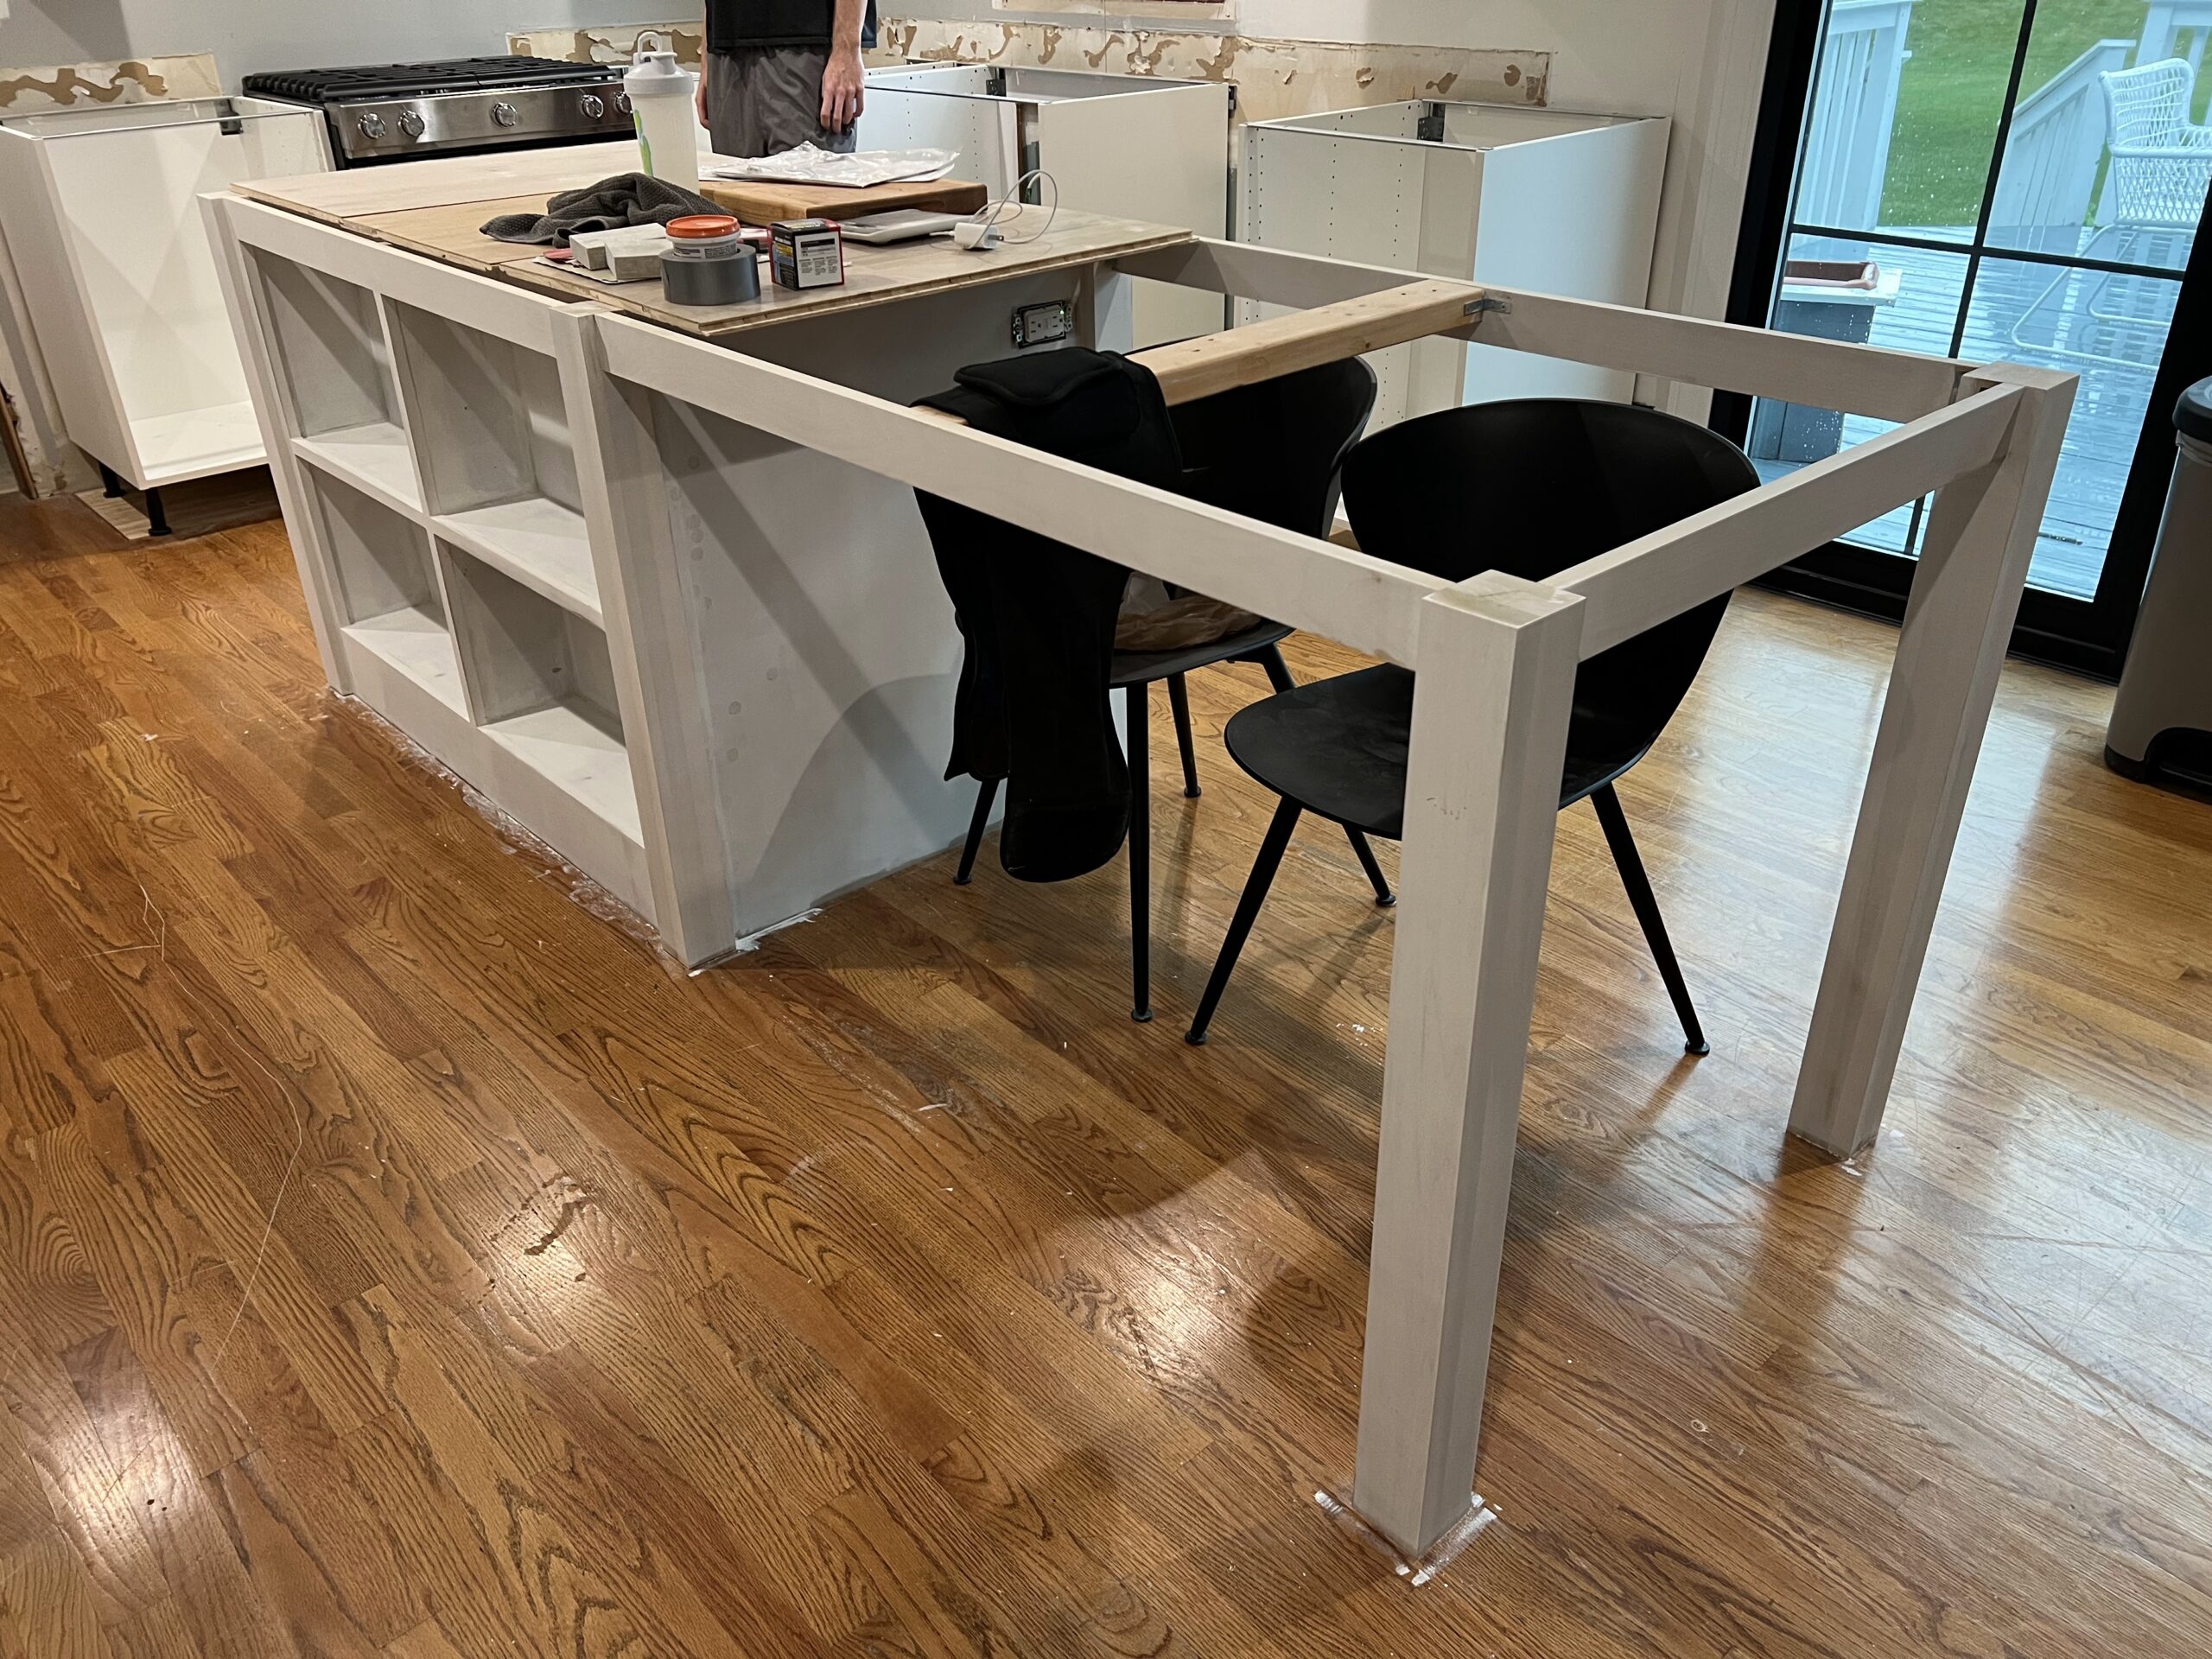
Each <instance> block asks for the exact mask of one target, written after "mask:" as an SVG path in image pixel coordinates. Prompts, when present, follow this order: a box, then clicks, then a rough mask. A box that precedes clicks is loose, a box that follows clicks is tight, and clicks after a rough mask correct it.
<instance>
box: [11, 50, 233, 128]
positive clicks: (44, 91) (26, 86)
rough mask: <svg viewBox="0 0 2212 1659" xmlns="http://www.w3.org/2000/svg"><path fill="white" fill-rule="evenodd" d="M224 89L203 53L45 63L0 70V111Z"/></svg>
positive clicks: (216, 93)
mask: <svg viewBox="0 0 2212 1659" xmlns="http://www.w3.org/2000/svg"><path fill="white" fill-rule="evenodd" d="M222 92H223V87H222V81H221V78H220V77H219V76H218V75H217V74H216V73H215V60H214V59H213V56H211V55H210V54H207V53H205V52H199V53H194V54H192V55H191V56H189V57H178V58H125V59H123V60H119V61H117V62H114V63H60V64H49V65H48V66H46V67H43V68H23V69H0V115H37V114H39V113H41V111H47V110H67V109H84V108H86V107H87V106H89V105H94V104H143V103H144V102H145V101H146V100H147V99H157V98H219V97H221V96H222Z"/></svg>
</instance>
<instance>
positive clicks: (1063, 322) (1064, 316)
mask: <svg viewBox="0 0 2212 1659" xmlns="http://www.w3.org/2000/svg"><path fill="white" fill-rule="evenodd" d="M1073 333H1075V302H1074V301H1072V300H1046V301H1045V302H1043V303H1042V304H1039V305H1020V306H1016V307H1015V308H1014V344H1015V345H1016V346H1044V345H1047V344H1049V343H1050V342H1052V341H1053V340H1065V339H1066V338H1067V337H1068V336H1069V335H1071V334H1073Z"/></svg>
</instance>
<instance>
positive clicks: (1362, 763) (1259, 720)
mask: <svg viewBox="0 0 2212 1659" xmlns="http://www.w3.org/2000/svg"><path fill="white" fill-rule="evenodd" d="M1413 721H1414V677H1413V675H1412V673H1411V672H1410V671H1408V670H1405V669H1402V668H1399V667H1397V666H1395V664H1389V663H1385V664H1383V665H1382V666H1381V667H1379V668H1365V669H1361V670H1359V671H1357V672H1356V673H1351V674H1340V675H1338V676H1337V677H1336V678H1334V679H1329V680H1316V681H1314V682H1313V683H1312V684H1310V685H1301V686H1298V687H1296V688H1294V690H1288V691H1281V692H1278V693H1276V694H1275V695H1274V696H1271V697H1263V698H1262V699H1261V700H1260V701H1259V702H1255V703H1249V704H1247V705H1246V706H1245V707H1244V708H1242V709H1238V710H1237V711H1236V714H1234V715H1231V716H1230V721H1229V724H1228V726H1227V728H1224V731H1223V733H1222V741H1224V743H1225V744H1226V745H1227V746H1228V748H1229V753H1230V759H1231V760H1235V761H1236V764H1237V765H1238V766H1242V767H1243V768H1244V770H1245V771H1246V772H1249V773H1250V774H1251V775H1252V776H1253V777H1255V778H1256V779H1259V780H1260V782H1262V783H1263V784H1265V785H1267V786H1268V788H1269V789H1272V790H1274V791H1275V793H1276V794H1278V795H1286V796H1288V797H1289V798H1291V799H1292V800H1294V801H1296V802H1297V803H1298V804H1300V806H1302V807H1304V808H1305V809H1306V810H1307V811H1308V812H1317V813H1319V815H1320V816H1321V817H1325V818H1332V819H1334V820H1335V821H1336V822H1337V823H1341V824H1344V825H1346V826H1348V827H1349V828H1351V829H1360V830H1363V831H1365V832H1366V833H1367V834H1369V835H1370V836H1382V837H1383V839H1384V840H1385V841H1402V840H1403V839H1404V838H1405V829H1406V749H1407V746H1408V742H1409V741H1410V739H1411V737H1412V734H1413ZM1649 747H1650V744H1649V734H1648V733H1647V732H1646V731H1644V730H1643V729H1642V728H1640V727H1639V726H1637V724H1636V723H1634V722H1628V721H1611V720H1607V719H1605V717H1604V716H1603V715H1599V714H1598V713H1597V712H1596V711H1594V710H1590V709H1576V710H1575V712H1574V716H1573V723H1572V724H1571V725H1570V726H1569V727H1568V728H1567V766H1566V770H1565V772H1563V773H1562V775H1561V777H1560V791H1559V804H1560V809H1561V810H1565V809H1566V808H1567V807H1570V806H1572V805H1573V804H1575V803H1576V802H1577V801H1579V800H1580V799H1582V798H1584V797H1585V796H1586V795H1588V794H1590V793H1591V792H1592V791H1595V790H1599V789H1602V788H1603V787H1605V785H1607V784H1610V783H1611V782H1612V781H1613V779H1616V778H1618V777H1619V776H1620V775H1621V774H1622V773H1623V772H1626V771H1627V770H1628V769H1629V768H1630V766H1634V765H1635V764H1636V763H1637V761H1638V760H1642V759H1643V755H1644V752H1645V751H1646V750H1647V749H1648V748H1649Z"/></svg>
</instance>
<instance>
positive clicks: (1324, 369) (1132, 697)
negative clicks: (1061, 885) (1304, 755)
mask: <svg viewBox="0 0 2212 1659" xmlns="http://www.w3.org/2000/svg"><path fill="white" fill-rule="evenodd" d="M1374 408H1375V372H1374V371H1373V370H1372V369H1370V368H1369V367H1368V366H1367V365H1366V364H1364V363H1363V362H1361V361H1360V360H1359V359H1357V358H1348V359H1345V360H1344V361H1343V362H1341V363H1325V364H1323V365H1321V366H1319V368H1313V369H1303V370H1300V371H1299V372H1296V373H1294V374H1287V375H1282V376H1280V377H1278V378H1275V379H1273V380H1266V381H1262V382H1260V383H1259V384H1257V385H1249V386H1239V387H1237V388H1236V389H1235V390H1233V391H1224V392H1219V393H1217V394H1216V395H1215V396H1213V397H1201V398H1199V399H1198V400H1196V401H1195V402H1192V403H1188V404H1182V405H1180V406H1179V407H1178V408H1176V409H1174V410H1171V411H1170V416H1171V417H1172V418H1173V421H1174V423H1175V438H1176V442H1177V443H1178V444H1179V445H1180V446H1181V448H1182V451H1183V465H1184V468H1185V473H1184V486H1183V493H1185V494H1186V495H1189V496H1192V497H1193V498H1194V499H1198V500H1201V501H1205V502H1207V503H1208V504H1210V505H1213V506H1217V507H1225V508H1227V509H1228V510H1229V511H1230V512H1241V513H1243V514H1245V515H1246V516H1247V517H1249V518H1258V519H1261V520H1262V521H1263V522H1265V523H1268V524H1274V525H1277V526H1279V527H1281V528H1282V529H1285V530H1295V531H1301V532H1302V533H1304V534H1306V535H1309V536H1311V535H1319V536H1326V535H1328V533H1329V532H1330V531H1331V530H1332V528H1333V527H1334V525H1335V524H1336V517H1337V493H1338V474H1339V472H1340V469H1341V467H1342V466H1343V464H1344V456H1345V454H1346V453H1347V452H1348V451H1350V450H1351V447H1352V445H1353V444H1355V443H1356V442H1358V440H1359V435H1360V434H1361V433H1362V432H1363V431H1364V430H1366V428H1367V417H1368V416H1369V414H1370V413H1371V412H1372V411H1373V410H1374ZM1291 632H1293V630H1292V629H1290V628H1287V627H1285V626H1283V625H1282V624H1281V623H1280V622H1262V623H1260V624H1258V625H1256V626H1253V627H1249V628H1245V629H1243V630H1241V631H1239V632H1236V633H1233V634H1230V635H1229V636H1228V637H1226V638H1225V639H1214V640H1210V641H1208V642H1207V643H1206V644H1205V645H1190V646H1185V647H1184V648H1183V649H1181V650H1178V651H1119V652H1115V653H1114V668H1113V677H1112V679H1111V680H1110V681H1109V683H1110V684H1111V685H1113V686H1115V687H1116V688H1119V689H1120V690H1121V692H1122V716H1123V719H1122V723H1123V728H1124V730H1125V731H1126V732H1127V733H1128V765H1129V956H1130V976H1131V980H1132V982H1133V987H1134V1001H1133V1002H1132V1005H1131V1007H1130V1010H1129V1017H1130V1018H1131V1019H1133V1020H1149V1019H1151V1018H1152V803H1151V786H1150V773H1149V771H1148V767H1147V741H1146V740H1147V736H1148V730H1147V728H1148V727H1149V724H1150V721H1149V720H1148V719H1147V715H1148V713H1149V710H1150V708H1151V687H1152V684H1153V683H1154V681H1156V680H1165V681H1166V682H1167V702H1168V706H1169V708H1170V709H1172V710H1173V714H1174V716H1175V741H1176V743H1177V745H1178V746H1179V747H1180V748H1181V750H1182V754H1183V793H1184V794H1185V796H1186V797H1191V798H1196V797H1197V795H1198V757H1197V754H1196V753H1195V752H1194V750H1193V748H1192V741H1191V701H1190V692H1189V690H1188V689H1187V688H1186V686H1185V682H1184V678H1183V677H1184V676H1185V675H1186V674H1188V673H1189V672H1190V671H1192V670H1193V669H1198V668H1210V667H1211V666H1212V665H1213V664H1216V663H1255V664H1258V665H1259V667H1260V668H1261V669H1262V671H1264V672H1265V673H1266V675H1267V677H1268V683H1269V684H1271V685H1272V686H1274V689H1275V690H1277V691H1287V690H1290V689H1291V688H1292V687H1293V686H1294V685H1295V684H1296V683H1297V682H1296V681H1294V680H1293V679H1292V678H1291V677H1290V670H1289V669H1288V668H1287V667H1286V666H1285V665H1284V663H1283V660H1282V652H1281V649H1280V647H1281V643H1282V641H1283V640H1284V639H1287V638H1288V637H1289V635H1290V634H1291ZM998 791H999V780H998V779H989V780H988V781H986V782H985V783H983V784H982V785H980V786H979V788H978V789H977V791H976V811H975V816H974V817H972V818H971V819H970V820H969V825H968V840H967V842H966V844H965V845H964V846H963V847H962V848H961V849H960V868H958V870H957V871H956V872H955V873H954V874H953V878H952V879H953V880H954V882H955V883H956V884H957V885H958V886H961V887H966V886H967V885H968V883H969V881H970V880H972V879H973V878H974V876H975V873H976V852H977V850H978V849H980V848H981V847H982V844H983V831H984V830H985V829H987V828H988V826H989V823H990V818H991V807H992V805H993V804H994V803H995V801H996V800H997V798H998ZM1344 831H1345V834H1346V836H1348V837H1349V838H1350V840H1351V849H1352V851H1353V852H1354V853H1355V854H1357V855H1358V858H1359V862H1360V868H1362V869H1363V870H1365V871H1366V872H1367V879H1368V880H1369V881H1370V882H1371V883H1372V884H1373V885H1374V888H1375V902H1376V904H1378V905H1389V904H1395V903H1396V902H1397V900H1396V898H1395V895H1394V894H1393V893H1391V891H1390V884H1389V881H1388V880H1385V879H1384V877H1383V867H1382V866H1381V865H1380V864H1378V863H1377V862H1376V859H1375V850H1374V849H1373V848H1371V847H1370V846H1369V845H1368V844H1367V837H1366V836H1364V835H1363V834H1362V833H1361V832H1360V830H1359V829H1357V827H1356V826H1353V825H1351V824H1347V825H1345V826H1344Z"/></svg>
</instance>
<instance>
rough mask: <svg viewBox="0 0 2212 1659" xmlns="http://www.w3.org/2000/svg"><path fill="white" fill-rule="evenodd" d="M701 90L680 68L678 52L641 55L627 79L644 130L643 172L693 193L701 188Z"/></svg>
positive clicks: (640, 158) (634, 112) (640, 131)
mask: <svg viewBox="0 0 2212 1659" xmlns="http://www.w3.org/2000/svg"><path fill="white" fill-rule="evenodd" d="M698 84H699V77H698V76H696V75H695V74H693V73H691V72H690V70H688V69H679V68H677V67H676V54H675V53H673V52H640V53H639V54H638V57H637V61H636V62H635V63H634V64H633V65H632V67H631V68H630V71H629V73H627V74H626V75H624V76H623V77H622V90H623V91H624V92H627V93H628V94H629V95H630V113H631V117H632V119H634V120H635V121H636V123H637V126H638V163H639V168H640V170H642V171H644V172H646V173H650V174H652V176H653V177H655V178H657V179H660V180H663V181H665V182H667V183H669V184H673V185H678V186H680V187H682V188H683V189H686V190H690V191H693V192H696V191H697V189H698V188H699V118H698V116H697V114H696V111H694V109H693V93H694V92H695V90H696V87H697V86H698Z"/></svg>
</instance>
